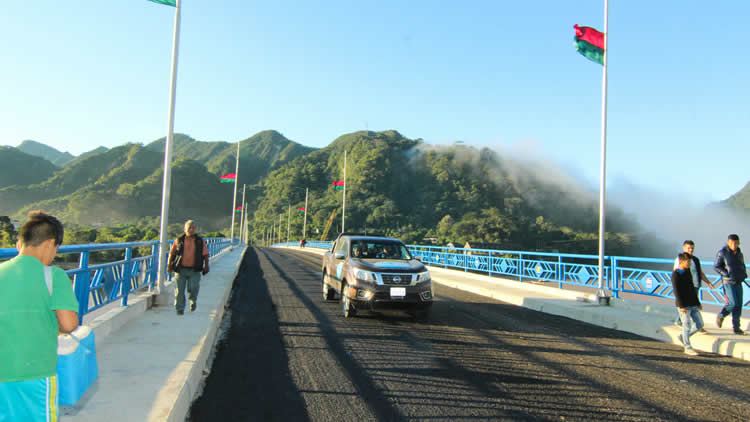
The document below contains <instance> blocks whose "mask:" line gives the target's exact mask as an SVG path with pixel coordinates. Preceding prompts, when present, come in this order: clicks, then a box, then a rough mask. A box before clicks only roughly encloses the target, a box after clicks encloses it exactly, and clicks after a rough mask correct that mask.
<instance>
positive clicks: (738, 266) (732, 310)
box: [714, 234, 747, 335]
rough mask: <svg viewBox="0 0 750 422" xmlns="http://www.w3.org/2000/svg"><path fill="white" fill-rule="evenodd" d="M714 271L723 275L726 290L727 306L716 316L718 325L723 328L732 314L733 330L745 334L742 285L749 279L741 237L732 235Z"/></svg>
mask: <svg viewBox="0 0 750 422" xmlns="http://www.w3.org/2000/svg"><path fill="white" fill-rule="evenodd" d="M714 270H716V272H717V273H719V274H721V282H722V284H723V286H722V287H723V289H724V297H725V299H726V305H725V306H724V308H723V309H722V310H721V311H720V312H719V314H718V315H716V325H718V326H719V328H721V324H723V323H724V318H726V317H727V315H729V314H732V328H734V333H735V334H739V335H742V334H745V332H744V331H742V328H741V327H740V316H741V315H742V283H744V282H745V279H746V278H747V269H746V268H745V257H744V256H742V251H741V250H740V237H739V236H737V235H736V234H730V235H729V237H728V238H727V244H726V246H724V247H723V248H721V249H720V250H719V252H718V253H717V254H716V262H714Z"/></svg>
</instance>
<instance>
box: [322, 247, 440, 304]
mask: <svg viewBox="0 0 750 422" xmlns="http://www.w3.org/2000/svg"><path fill="white" fill-rule="evenodd" d="M322 267H323V269H322V273H323V300H324V301H329V300H334V299H335V298H336V296H338V297H339V298H340V301H341V307H342V311H343V314H344V317H346V318H350V317H353V316H355V315H356V313H357V311H358V310H382V309H400V310H405V311H407V312H409V313H410V314H412V315H413V316H415V317H416V318H418V319H426V318H427V317H428V316H429V314H430V310H431V309H432V301H433V299H434V296H435V292H434V290H433V287H432V279H431V278H430V272H429V271H428V270H427V268H426V267H425V266H424V264H422V262H420V261H419V260H418V259H415V258H414V257H413V256H412V255H411V253H409V250H408V249H407V248H406V245H404V243H403V242H401V241H400V240H398V239H394V238H388V237H383V236H374V235H367V234H359V233H342V234H340V235H339V236H338V238H337V239H336V241H335V242H334V243H333V246H332V247H331V249H330V250H329V251H327V252H326V253H325V255H324V256H323V264H322Z"/></svg>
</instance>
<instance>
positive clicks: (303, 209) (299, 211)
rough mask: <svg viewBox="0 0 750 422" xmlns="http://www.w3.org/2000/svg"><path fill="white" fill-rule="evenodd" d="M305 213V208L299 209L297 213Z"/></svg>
mask: <svg viewBox="0 0 750 422" xmlns="http://www.w3.org/2000/svg"><path fill="white" fill-rule="evenodd" d="M305 211H307V210H306V209H305V208H297V212H298V213H300V214H302V213H304V212H305Z"/></svg>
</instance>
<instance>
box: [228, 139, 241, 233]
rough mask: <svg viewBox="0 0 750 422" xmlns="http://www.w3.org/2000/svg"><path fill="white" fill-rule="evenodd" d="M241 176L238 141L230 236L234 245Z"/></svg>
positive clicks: (238, 145) (238, 144)
mask: <svg viewBox="0 0 750 422" xmlns="http://www.w3.org/2000/svg"><path fill="white" fill-rule="evenodd" d="M239 176H240V143H239V142H237V163H236V164H235V166H234V191H233V192H234V194H233V195H232V228H231V229H230V230H229V233H230V234H229V238H230V239H232V247H234V215H235V214H236V211H235V208H237V180H239Z"/></svg>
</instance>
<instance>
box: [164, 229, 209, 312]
mask: <svg viewBox="0 0 750 422" xmlns="http://www.w3.org/2000/svg"><path fill="white" fill-rule="evenodd" d="M167 262H168V263H169V264H168V267H167V271H168V272H176V273H177V280H175V284H176V287H175V291H174V308H175V310H176V311H177V315H183V314H184V313H185V289H187V293H188V299H189V300H190V312H192V311H194V310H195V307H196V301H197V300H198V290H199V289H200V281H201V274H202V275H206V274H208V246H206V241H205V240H203V239H202V238H201V237H200V236H198V235H197V234H195V223H193V220H188V221H187V222H186V223H185V234H184V235H182V236H180V237H178V238H177V239H176V240H175V241H174V243H172V249H170V251H169V260H168V261H167Z"/></svg>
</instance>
